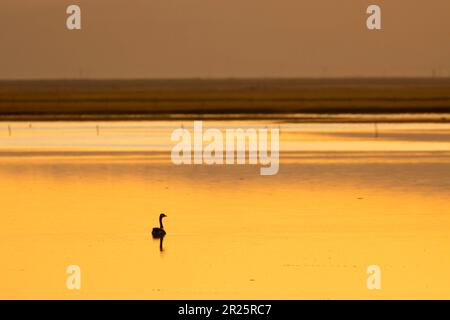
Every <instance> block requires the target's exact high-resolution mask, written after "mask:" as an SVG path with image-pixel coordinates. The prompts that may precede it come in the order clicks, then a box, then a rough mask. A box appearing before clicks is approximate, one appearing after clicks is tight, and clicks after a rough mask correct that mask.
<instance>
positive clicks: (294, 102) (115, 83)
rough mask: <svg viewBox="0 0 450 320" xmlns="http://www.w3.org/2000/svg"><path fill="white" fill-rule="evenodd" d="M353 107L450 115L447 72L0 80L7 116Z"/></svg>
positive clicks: (284, 113) (0, 108)
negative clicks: (377, 76)
mask: <svg viewBox="0 0 450 320" xmlns="http://www.w3.org/2000/svg"><path fill="white" fill-rule="evenodd" d="M354 113H358V114H374V115H379V114H397V113H409V114H418V113H450V78H449V79H447V78H429V79H426V78H423V79H412V78H405V79H401V78H394V79H368V78H362V79H323V80H319V79H229V80H227V79H222V80H220V79H217V80H201V79H191V80H187V79H186V80H42V81H38V80H17V81H0V120H5V121H22V120H23V121H27V120H46V121H48V120H145V119H147V120H153V119H165V120H170V119H190V118H195V117H198V116H200V117H206V118H217V119H230V118H232V119H233V118H236V116H237V117H238V118H237V119H243V118H245V119H253V118H255V119H283V118H286V117H291V118H292V115H293V114H301V115H303V116H302V117H303V118H308V116H307V115H308V114H323V115H325V114H328V115H330V117H329V118H330V119H331V118H333V115H337V114H354ZM305 115H306V116H305ZM302 117H297V118H298V120H301V119H302ZM294 118H296V117H294ZM316 118H317V117H316ZM322 118H323V119H322V120H323V121H325V120H326V119H325V117H322ZM411 118H412V119H413V120H414V118H417V119H416V121H420V119H419V118H420V117H411ZM447 119H448V118H447V117H444V118H442V117H440V116H436V117H435V119H434V120H433V121H438V122H441V121H447ZM316 120H317V119H316ZM396 121H400V120H396Z"/></svg>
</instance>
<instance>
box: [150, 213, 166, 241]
mask: <svg viewBox="0 0 450 320" xmlns="http://www.w3.org/2000/svg"><path fill="white" fill-rule="evenodd" d="M165 217H167V216H166V215H165V214H164V213H161V214H160V215H159V228H153V230H152V236H153V238H162V237H164V236H165V235H166V231H165V230H164V226H163V223H162V219H163V218H165Z"/></svg>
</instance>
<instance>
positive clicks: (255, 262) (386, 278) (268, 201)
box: [0, 121, 450, 299]
mask: <svg viewBox="0 0 450 320" xmlns="http://www.w3.org/2000/svg"><path fill="white" fill-rule="evenodd" d="M181 125H183V126H184V127H185V128H187V129H189V128H191V127H192V123H191V122H185V123H183V124H182V123H181V122H178V121H166V122H164V121H161V122H156V121H149V122H138V121H136V122H105V123H98V122H95V123H94V122H56V123H51V122H48V123H46V122H34V123H25V122H23V123H21V122H19V123H17V122H16V123H0V199H1V201H0V205H1V211H0V254H1V263H0V298H3V299H5V298H13V299H18V298H25V299H31V298H39V299H47V298H56V299H81V298H88V299H91V298H137V299H172V298H181V299H196V298H210V299H216V298H231V299H259V298H263V299H306V298H308V299H309V298H321V299H322V298H323V299H348V298H351V299H363V298H364V299H365V298H369V299H372V298H373V299H391V298H413V299H415V298H438V299H444V298H445V299H450V254H449V253H450V124H438V123H434V124H433V123H428V124H427V123H421V124H414V123H410V124H408V123H403V124H394V123H392V124H389V123H379V124H378V125H377V126H375V125H373V124H368V123H367V124H364V123H360V124H358V123H355V124H345V123H334V124H320V123H316V124H301V123H289V122H283V123H275V122H274V123H269V125H273V126H274V127H279V128H280V130H281V134H280V139H281V154H280V169H279V173H278V174H277V175H274V176H261V175H260V174H259V168H260V166H259V165H227V166H225V165H215V166H207V165H197V166H194V165H184V166H183V165H182V166H175V165H173V164H172V162H171V160H170V149H171V147H172V145H173V143H172V142H171V141H170V134H171V132H172V131H173V130H174V129H176V128H178V127H180V126H181ZM266 125H267V124H266V123H264V124H262V123H259V122H257V121H253V122H252V121H246V122H232V121H228V122H226V121H223V122H221V121H208V122H205V123H204V126H205V127H215V128H219V129H224V128H231V127H240V128H248V127H258V126H260V127H265V126H266ZM161 212H164V213H166V214H167V216H168V217H167V218H166V219H165V228H166V230H167V236H166V237H165V239H164V242H163V251H160V244H159V240H153V239H152V238H151V236H150V231H151V229H152V227H154V226H157V224H158V215H159V213H161ZM69 265H78V266H80V268H81V289H80V290H69V289H68V288H67V287H66V280H67V277H68V276H69V275H68V274H67V272H66V268H67V266H69ZM369 265H378V266H379V267H380V268H381V283H382V287H381V290H368V288H367V286H366V281H367V278H368V274H367V267H368V266H369Z"/></svg>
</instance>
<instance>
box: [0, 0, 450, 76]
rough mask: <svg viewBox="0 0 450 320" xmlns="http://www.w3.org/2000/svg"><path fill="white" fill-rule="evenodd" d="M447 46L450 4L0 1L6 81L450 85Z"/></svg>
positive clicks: (415, 0) (404, 0)
mask: <svg viewBox="0 0 450 320" xmlns="http://www.w3.org/2000/svg"><path fill="white" fill-rule="evenodd" d="M70 4H79V5H80V6H81V8H82V26H83V29H82V30H81V31H68V30H66V26H65V20H66V13H65V9H66V7H67V6H68V5H70ZM369 4H379V5H380V6H381V7H382V10H383V11H382V14H383V19H382V26H383V30H382V31H368V30H367V29H366V26H365V20H366V17H367V16H366V13H365V11H366V8H367V6H368V5H369ZM449 39H450V2H449V1H448V0H431V1H423V0H395V1H387V0H371V1H367V0H343V1H336V0H314V1H313V0H309V1H305V0H226V1H225V0H219V1H218V0H95V1H87V0H84V1H83V0H82V1H75V0H39V1H36V0H20V1H17V0H2V1H1V2H0V40H1V42H0V49H1V50H0V57H1V59H0V78H2V79H11V78H80V77H88V78H173V77H189V78H190V77H204V78H208V77H322V76H325V77H342V76H431V75H432V74H433V70H434V74H436V75H440V76H450V41H449Z"/></svg>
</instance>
